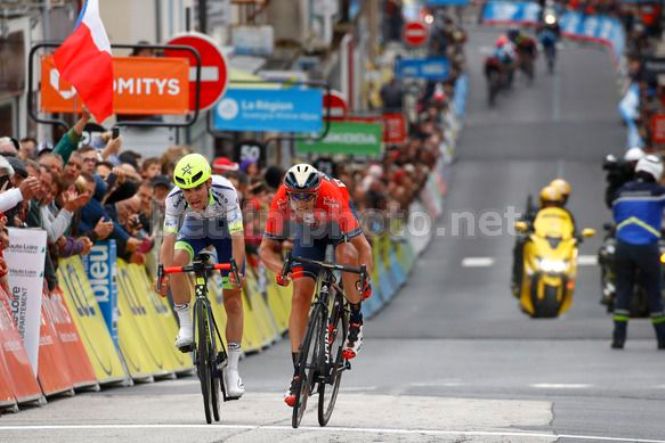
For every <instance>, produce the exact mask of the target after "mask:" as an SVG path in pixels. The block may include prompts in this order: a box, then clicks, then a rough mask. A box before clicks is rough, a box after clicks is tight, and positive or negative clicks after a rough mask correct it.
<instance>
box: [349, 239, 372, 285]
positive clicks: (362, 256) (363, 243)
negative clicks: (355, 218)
mask: <svg viewBox="0 0 665 443" xmlns="http://www.w3.org/2000/svg"><path fill="white" fill-rule="evenodd" d="M349 243H351V244H352V245H353V246H354V247H355V248H356V251H358V263H360V264H361V265H365V266H367V273H368V274H369V275H372V271H373V270H374V258H373V256H372V246H371V245H370V244H369V241H367V238H366V237H365V234H360V235H357V236H355V237H353V238H352V239H351V240H349Z"/></svg>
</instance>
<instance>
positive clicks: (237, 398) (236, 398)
mask: <svg viewBox="0 0 665 443" xmlns="http://www.w3.org/2000/svg"><path fill="white" fill-rule="evenodd" d="M240 398H241V397H226V396H224V401H234V400H240Z"/></svg>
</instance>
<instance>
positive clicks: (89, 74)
mask: <svg viewBox="0 0 665 443" xmlns="http://www.w3.org/2000/svg"><path fill="white" fill-rule="evenodd" d="M53 56H54V59H55V65H56V66H57V68H58V71H60V75H61V76H62V78H64V79H65V80H67V81H68V82H69V83H71V84H72V85H74V87H75V88H76V91H77V92H78V94H79V97H81V100H82V101H83V103H84V104H85V106H86V107H87V108H88V110H89V111H90V113H91V114H92V115H93V116H94V117H95V119H96V120H97V122H99V123H101V122H103V121H104V120H106V118H108V117H110V116H111V115H113V58H112V56H111V44H110V43H109V38H108V36H107V35H106V30H105V29H104V24H103V23H102V19H101V17H100V16H99V0H87V1H86V3H85V5H84V6H83V10H82V11H81V14H80V15H79V18H78V21H77V22H76V27H75V28H74V32H73V33H72V34H71V35H70V36H69V37H67V40H65V41H64V42H63V43H62V45H60V47H59V48H58V49H57V51H55V53H54V54H53Z"/></svg>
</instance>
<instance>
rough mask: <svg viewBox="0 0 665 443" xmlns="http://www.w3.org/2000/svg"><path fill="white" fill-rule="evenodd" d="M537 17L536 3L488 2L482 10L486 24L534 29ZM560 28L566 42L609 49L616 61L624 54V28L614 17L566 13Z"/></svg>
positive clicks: (573, 12) (539, 10) (539, 11)
mask: <svg viewBox="0 0 665 443" xmlns="http://www.w3.org/2000/svg"><path fill="white" fill-rule="evenodd" d="M540 13H541V8H540V5H539V4H538V3H536V2H527V1H506V0H489V1H488V2H486V3H485V6H484V8H483V13H482V20H483V22H484V23H486V24H499V25H511V24H525V25H536V24H538V23H539V17H540ZM559 26H560V28H561V33H562V34H563V35H564V36H566V37H568V38H571V39H579V40H586V41H593V42H597V43H600V44H603V45H606V46H609V47H611V48H612V52H613V55H614V59H615V60H619V59H620V58H621V56H622V54H623V51H624V47H625V44H626V35H625V31H624V28H623V25H622V24H621V22H620V21H619V20H618V19H616V18H614V17H609V16H604V15H594V14H591V15H590V14H583V13H581V12H577V11H565V12H563V13H562V14H561V16H560V17H559Z"/></svg>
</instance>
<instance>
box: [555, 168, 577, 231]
mask: <svg viewBox="0 0 665 443" xmlns="http://www.w3.org/2000/svg"><path fill="white" fill-rule="evenodd" d="M550 186H554V187H555V188H557V189H558V190H559V192H560V193H561V201H562V204H561V209H563V210H564V211H566V212H567V213H568V216H569V217H570V222H571V223H572V225H573V235H575V233H577V226H576V225H575V217H574V216H573V213H572V212H570V210H569V209H568V208H566V205H567V204H568V199H569V198H570V194H571V193H572V192H573V187H572V186H570V183H568V182H567V181H566V180H564V179H562V178H560V177H558V178H555V179H554V180H552V181H551V182H550Z"/></svg>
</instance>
